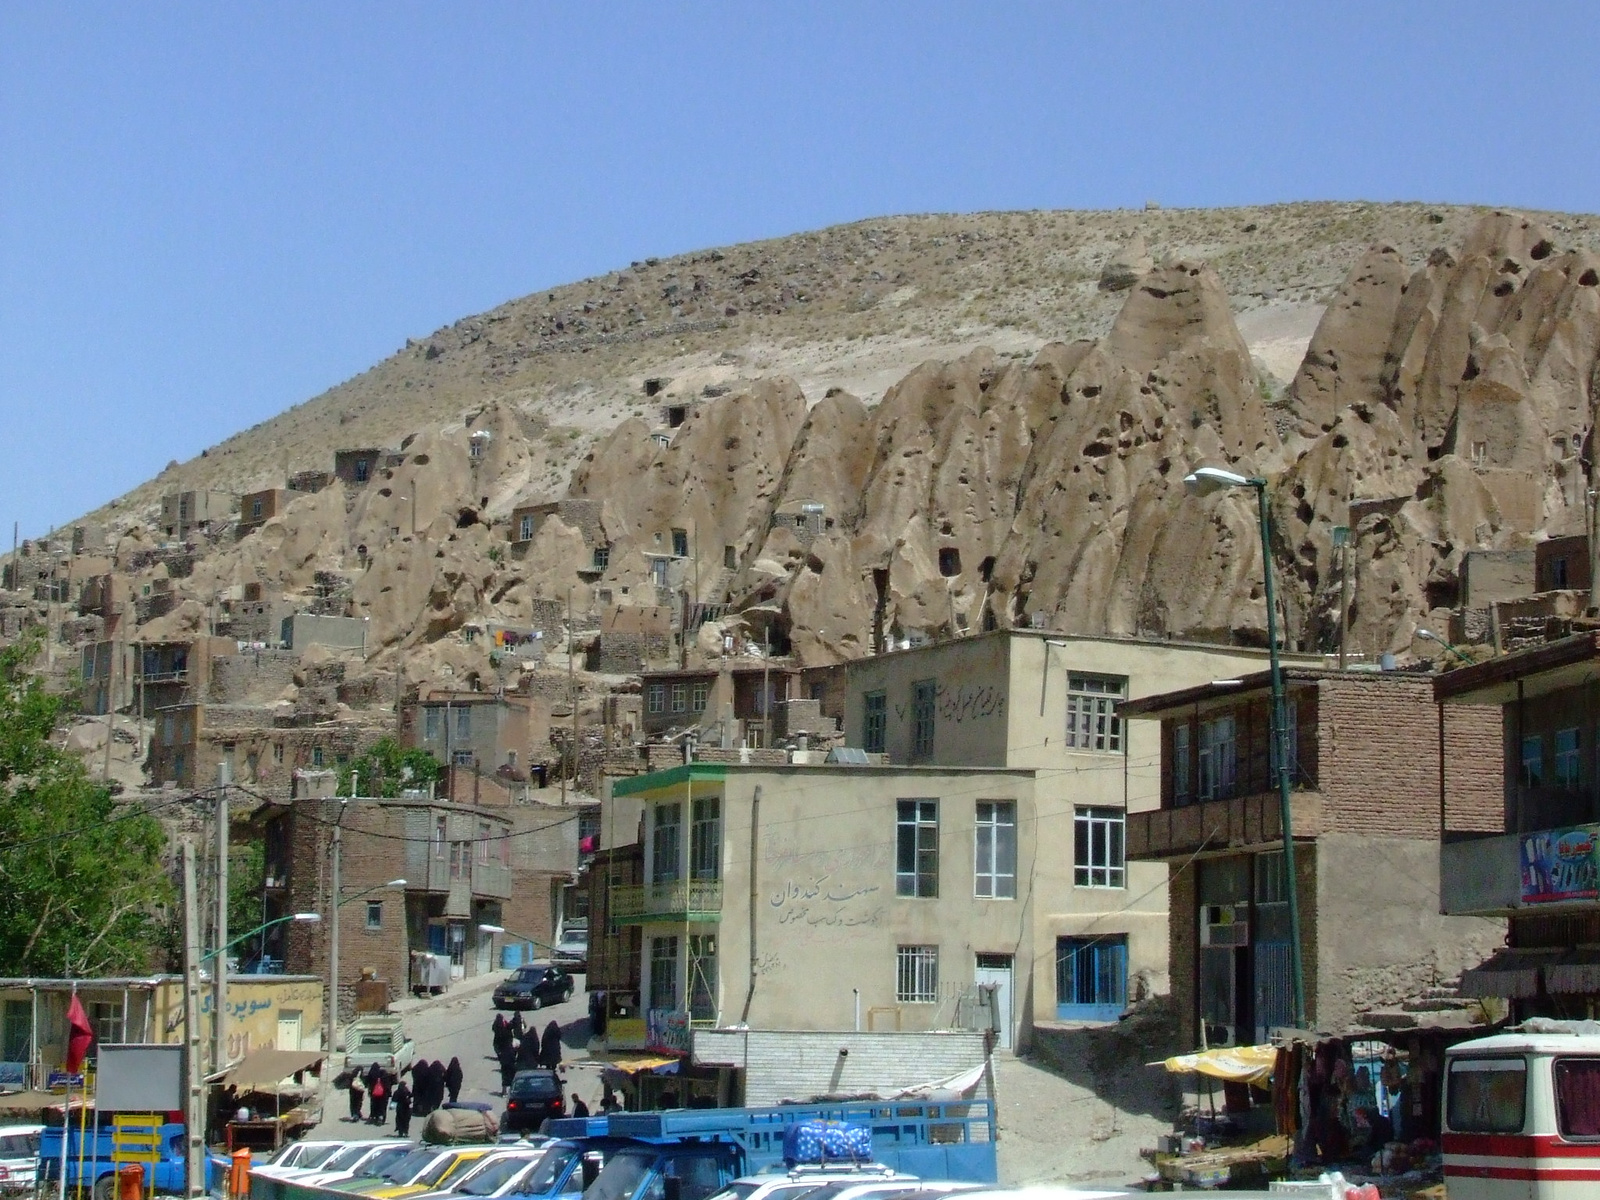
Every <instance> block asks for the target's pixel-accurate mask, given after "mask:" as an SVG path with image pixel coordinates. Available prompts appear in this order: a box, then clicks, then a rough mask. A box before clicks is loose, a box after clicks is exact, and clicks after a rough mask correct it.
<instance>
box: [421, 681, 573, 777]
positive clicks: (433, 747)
mask: <svg viewBox="0 0 1600 1200" xmlns="http://www.w3.org/2000/svg"><path fill="white" fill-rule="evenodd" d="M400 730H401V738H402V740H403V741H404V742H405V744H406V745H407V746H414V747H418V748H420V749H423V750H427V751H428V752H429V753H431V754H432V755H433V756H434V757H435V758H436V759H438V760H439V761H440V762H441V763H444V764H445V765H446V766H450V767H461V768H464V769H465V770H468V771H473V770H476V771H480V772H482V773H484V774H488V775H493V774H495V773H497V772H504V773H505V774H507V775H509V776H511V777H513V778H516V779H519V780H526V779H527V778H528V774H527V772H528V769H529V767H530V766H531V765H533V764H536V763H542V762H544V761H545V760H546V758H547V757H548V754H549V750H550V704H549V701H547V700H543V699H541V698H538V697H533V696H506V695H501V694H497V693H494V692H445V691H437V690H435V691H430V692H429V693H428V694H427V695H425V696H423V697H422V698H421V699H420V700H418V701H417V702H416V703H415V704H408V705H406V707H405V709H404V711H403V712H402V714H401V724H400Z"/></svg>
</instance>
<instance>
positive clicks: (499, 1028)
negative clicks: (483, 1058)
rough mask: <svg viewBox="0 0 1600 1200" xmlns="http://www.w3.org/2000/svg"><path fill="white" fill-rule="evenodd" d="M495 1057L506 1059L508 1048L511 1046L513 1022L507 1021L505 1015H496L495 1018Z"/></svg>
mask: <svg viewBox="0 0 1600 1200" xmlns="http://www.w3.org/2000/svg"><path fill="white" fill-rule="evenodd" d="M493 1033H494V1056H495V1057H496V1058H504V1057H505V1052H506V1047H507V1046H509V1045H511V1041H512V1033H511V1022H510V1021H507V1020H506V1015H505V1013H496V1014H495V1016H494V1026H493Z"/></svg>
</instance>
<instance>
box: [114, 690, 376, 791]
mask: <svg viewBox="0 0 1600 1200" xmlns="http://www.w3.org/2000/svg"><path fill="white" fill-rule="evenodd" d="M390 719H391V717H390V715H389V714H375V719H371V720H362V719H357V718H345V719H337V720H317V719H315V718H314V717H311V718H307V719H302V718H299V717H297V716H296V715H295V713H294V710H293V709H287V710H286V709H280V708H279V707H278V706H275V705H260V704H213V703H199V704H177V705H172V706H170V707H167V708H164V709H160V710H158V711H157V712H156V713H155V714H154V721H153V724H152V728H151V732H150V747H149V754H148V756H147V758H146V760H145V769H146V771H148V772H149V777H150V784H151V786H153V787H166V786H169V785H170V786H172V787H175V788H182V789H186V790H192V789H198V788H205V787H210V786H212V785H213V784H215V783H216V782H217V780H218V779H219V777H220V773H221V772H222V771H223V770H224V769H225V770H226V773H227V775H228V777H229V778H230V779H232V780H233V781H235V782H237V783H239V784H243V785H246V786H249V787H251V788H254V789H256V790H258V791H260V792H262V793H264V794H266V795H269V796H275V797H283V796H287V795H288V794H289V792H290V790H291V788H292V786H293V777H294V773H295V772H296V771H297V770H319V769H330V770H331V769H332V768H334V767H336V766H338V765H340V764H342V763H345V762H348V761H349V760H350V759H352V758H354V757H356V756H358V755H360V754H363V753H365V752H366V751H367V750H369V749H370V748H371V747H372V746H373V744H374V743H376V742H377V741H378V739H379V738H382V737H383V736H385V735H386V734H388V733H390V732H391V731H392V726H391V725H390V723H389V722H390Z"/></svg>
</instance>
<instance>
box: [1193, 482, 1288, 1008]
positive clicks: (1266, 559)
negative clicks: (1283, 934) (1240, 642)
mask: <svg viewBox="0 0 1600 1200" xmlns="http://www.w3.org/2000/svg"><path fill="white" fill-rule="evenodd" d="M1183 485H1184V487H1186V488H1188V489H1189V494H1190V495H1193V496H1209V495H1211V494H1212V493H1213V492H1219V491H1221V490H1222V489H1224V488H1241V487H1242V488H1253V489H1255V493H1256V507H1257V511H1258V513H1259V516H1260V521H1261V570H1262V574H1263V575H1264V576H1265V577H1266V599H1267V659H1268V662H1269V664H1270V666H1271V677H1272V744H1273V745H1274V746H1275V747H1276V748H1277V751H1278V761H1277V776H1278V820H1279V823H1280V824H1281V825H1282V826H1283V873H1284V877H1285V887H1284V891H1285V892H1286V893H1287V894H1288V900H1289V961H1290V965H1291V969H1292V971H1293V974H1294V1024H1295V1027H1296V1028H1302V1029H1303V1028H1305V1026H1306V981H1305V963H1304V961H1303V959H1302V957H1301V952H1300V899H1299V895H1298V893H1299V890H1300V889H1299V877H1298V875H1297V874H1296V872H1295V863H1294V827H1293V823H1292V816H1291V811H1290V809H1291V805H1290V788H1291V784H1292V781H1291V780H1290V778H1289V722H1288V720H1287V710H1286V707H1285V704H1284V691H1283V668H1282V666H1281V665H1280V664H1279V662H1278V617H1277V603H1276V601H1275V599H1274V597H1273V588H1272V527H1271V524H1270V518H1269V517H1268V513H1267V481H1266V480H1265V479H1262V478H1260V477H1259V476H1253V475H1240V474H1238V473H1237V472H1235V471H1225V470H1223V469H1222V468H1221V467H1199V468H1196V469H1195V470H1194V471H1192V472H1190V473H1189V474H1188V475H1185V476H1184V478H1183Z"/></svg>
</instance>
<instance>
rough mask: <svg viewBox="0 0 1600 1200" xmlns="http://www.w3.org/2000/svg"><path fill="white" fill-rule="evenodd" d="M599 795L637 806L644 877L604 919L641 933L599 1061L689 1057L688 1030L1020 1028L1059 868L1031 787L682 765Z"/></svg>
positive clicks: (1017, 779) (899, 772)
mask: <svg viewBox="0 0 1600 1200" xmlns="http://www.w3.org/2000/svg"><path fill="white" fill-rule="evenodd" d="M614 796H615V797H616V800H617V802H618V803H619V804H620V805H622V806H624V807H630V806H631V805H634V804H639V805H642V808H643V823H642V828H643V833H644V842H643V859H644V871H643V876H644V882H643V883H639V884H617V885H615V886H613V887H612V888H611V894H610V896H609V903H608V906H607V907H606V910H605V911H606V915H607V919H608V921H609V923H610V924H611V925H613V926H624V927H626V926H636V927H638V928H639V929H640V932H641V935H642V937H641V950H640V972H639V978H640V980H641V984H640V993H641V995H640V1004H639V1008H638V1010H637V1011H638V1013H639V1014H640V1015H639V1016H638V1017H637V1018H636V1019H635V1020H633V1021H629V1020H625V1019H616V1018H613V1019H612V1020H611V1022H610V1023H609V1025H608V1028H607V1039H608V1042H609V1044H610V1045H612V1046H613V1047H616V1046H626V1045H647V1046H651V1047H654V1048H657V1049H662V1050H672V1051H677V1052H680V1053H686V1052H687V1051H688V1050H689V1048H690V1047H689V1037H690V1032H689V1031H690V1029H691V1028H693V1027H694V1026H703V1027H713V1026H727V1025H732V1024H738V1023H748V1025H749V1026H750V1027H751V1028H757V1029H835V1030H846V1029H854V1028H857V1027H858V1026H859V1028H861V1029H863V1030H895V1029H899V1030H907V1031H915V1030H931V1029H950V1028H986V1027H989V1025H990V1023H991V1021H993V1022H995V1023H996V1024H998V1026H999V1027H1000V1029H1001V1030H1002V1035H1001V1041H1002V1044H1005V1045H1010V1044H1013V1042H1014V1040H1020V1037H1019V1035H1020V1034H1022V1033H1023V1032H1025V1030H1026V1027H1027V1025H1028V1023H1029V1020H1030V1008H1029V997H1030V996H1031V995H1033V993H1034V991H1035V987H1034V986H1033V981H1032V979H1031V975H1030V969H1029V963H1030V960H1031V955H1030V954H1029V950H1028V948H1029V947H1030V946H1031V945H1032V943H1033V934H1032V928H1031V923H1032V919H1033V916H1032V914H1033V912H1034V906H1033V905H1032V904H1030V897H1031V896H1033V895H1034V893H1035V892H1036V890H1037V889H1038V887H1039V886H1040V885H1041V883H1042V881H1043V878H1044V877H1046V876H1048V875H1049V874H1050V873H1052V872H1053V871H1054V869H1055V867H1054V864H1052V863H1050V862H1049V861H1048V859H1047V858H1044V857H1043V856H1041V855H1040V854H1039V844H1038V841H1037V839H1036V838H1035V837H1034V834H1033V831H1034V830H1035V829H1036V828H1037V825H1038V821H1037V817H1038V813H1037V810H1036V807H1035V796H1034V772H1032V771H1027V770H1006V769H1003V768H1000V769H986V768H962V767H931V766H930V767H912V768H886V767H872V766H843V765H817V766H793V765H785V766H742V765H737V764H726V765H725V764H720V763H704V762H696V763H692V764H685V765H682V766H678V767H674V768H672V769H670V770H666V771H657V772H654V773H652V774H648V775H640V776H635V777H633V778H630V779H621V780H618V781H617V782H616V783H615V785H614ZM622 826H623V827H625V828H628V829H629V831H630V832H629V836H630V837H631V830H632V829H636V828H639V826H638V825H635V824H634V823H633V822H632V821H624V822H622ZM1019 963H1020V964H1021V965H1020V967H1019V966H1018V965H1017V964H1019ZM982 984H992V985H995V988H996V994H995V996H994V1008H995V1009H996V1010H997V1013H998V1015H997V1017H992V1016H991V1015H990V1008H989V1001H988V994H987V993H985V992H983V991H982V990H981V988H980V985H982Z"/></svg>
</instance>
